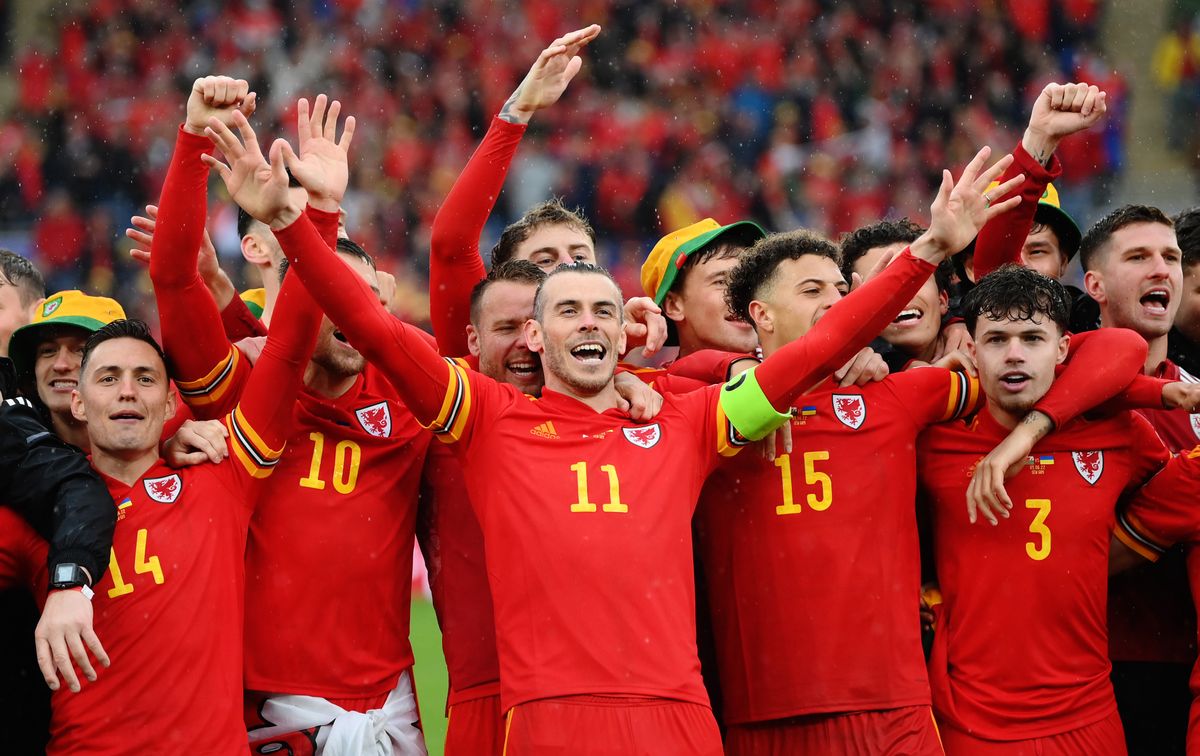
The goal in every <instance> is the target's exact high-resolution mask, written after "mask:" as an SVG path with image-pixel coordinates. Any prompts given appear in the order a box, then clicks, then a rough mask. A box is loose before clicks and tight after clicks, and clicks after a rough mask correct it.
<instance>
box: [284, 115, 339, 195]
mask: <svg viewBox="0 0 1200 756" xmlns="http://www.w3.org/2000/svg"><path fill="white" fill-rule="evenodd" d="M326 101H327V98H326V97H325V95H323V94H320V95H317V98H316V100H314V101H313V109H312V113H311V115H310V114H309V111H308V100H306V99H304V98H301V99H300V102H299V103H298V105H297V111H298V115H297V117H296V131H297V132H298V134H299V142H298V143H299V145H300V154H299V155H297V154H296V153H295V152H293V151H292V146H291V145H290V144H288V143H287V142H283V143H282V149H283V159H284V162H285V163H286V164H287V167H288V170H290V171H291V172H292V175H293V176H295V177H296V180H297V181H299V182H300V184H301V185H302V186H303V187H304V188H305V189H306V190H307V191H308V201H309V204H311V205H312V206H313V207H315V208H317V209H319V210H325V211H327V212H331V213H336V212H338V209H339V206H340V204H341V202H342V197H343V196H345V194H346V185H347V183H348V182H349V180H350V164H349V161H348V159H347V152H348V151H349V149H350V142H351V140H353V139H354V126H355V121H354V116H350V117H348V118H347V119H346V123H345V125H344V126H343V127H342V138H341V140H339V141H335V138H336V136H337V121H338V114H339V113H341V111H342V104H341V103H340V102H338V101H337V100H334V101H333V102H331V103H329V111H328V112H326V110H325V103H326Z"/></svg>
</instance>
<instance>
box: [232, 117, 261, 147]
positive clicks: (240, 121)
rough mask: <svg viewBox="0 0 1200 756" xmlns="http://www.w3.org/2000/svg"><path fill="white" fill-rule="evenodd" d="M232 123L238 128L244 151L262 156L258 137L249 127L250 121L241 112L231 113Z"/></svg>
mask: <svg viewBox="0 0 1200 756" xmlns="http://www.w3.org/2000/svg"><path fill="white" fill-rule="evenodd" d="M233 123H234V125H235V126H237V127H238V133H240V134H241V135H242V141H243V142H245V143H246V150H247V151H250V150H253V151H254V152H257V153H258V154H260V155H261V154H262V150H261V149H260V148H259V146H258V135H257V134H255V133H254V128H253V127H252V126H251V125H250V121H249V120H247V119H246V116H245V114H244V113H242V111H240V110H235V111H233Z"/></svg>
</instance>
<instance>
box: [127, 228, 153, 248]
mask: <svg viewBox="0 0 1200 756" xmlns="http://www.w3.org/2000/svg"><path fill="white" fill-rule="evenodd" d="M125 235H126V236H128V237H129V238H130V239H133V240H134V241H135V242H136V243H138V244H140V245H142V246H143V247H145V248H146V249H149V248H150V244H151V243H152V242H153V240H154V237H153V236H152V235H150V234H148V233H146V232H145V231H138V230H137V229H136V228H127V229H125Z"/></svg>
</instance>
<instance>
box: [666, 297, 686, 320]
mask: <svg viewBox="0 0 1200 756" xmlns="http://www.w3.org/2000/svg"><path fill="white" fill-rule="evenodd" d="M662 311H663V315H665V316H667V319H668V320H673V321H675V322H676V323H678V322H679V321H681V320H683V317H684V306H683V298H682V297H680V296H679V294H678V293H677V292H674V291H668V292H667V296H666V297H664V298H663V303H662Z"/></svg>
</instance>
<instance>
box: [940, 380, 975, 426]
mask: <svg viewBox="0 0 1200 756" xmlns="http://www.w3.org/2000/svg"><path fill="white" fill-rule="evenodd" d="M979 398H980V396H979V381H978V380H977V379H975V378H973V377H971V376H969V375H967V374H966V373H960V372H957V371H955V372H952V373H950V392H949V397H948V398H947V400H946V414H945V415H943V416H942V421H943V422H944V421H946V420H953V419H954V418H956V417H962V416H964V415H968V414H970V413H971V412H973V411H974V410H975V408H976V406H977V404H978V402H979Z"/></svg>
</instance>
